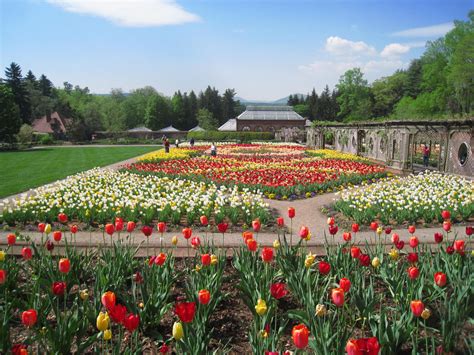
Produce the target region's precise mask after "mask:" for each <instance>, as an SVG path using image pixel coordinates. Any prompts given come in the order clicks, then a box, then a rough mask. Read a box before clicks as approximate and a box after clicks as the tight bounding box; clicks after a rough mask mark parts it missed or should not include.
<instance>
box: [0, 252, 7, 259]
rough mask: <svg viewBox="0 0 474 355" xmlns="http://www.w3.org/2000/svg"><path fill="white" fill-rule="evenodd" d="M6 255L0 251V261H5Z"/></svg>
mask: <svg viewBox="0 0 474 355" xmlns="http://www.w3.org/2000/svg"><path fill="white" fill-rule="evenodd" d="M5 256H6V253H5V252H4V251H3V250H0V261H5Z"/></svg>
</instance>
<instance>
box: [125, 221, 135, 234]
mask: <svg viewBox="0 0 474 355" xmlns="http://www.w3.org/2000/svg"><path fill="white" fill-rule="evenodd" d="M135 227H136V224H135V222H133V221H129V222H127V232H128V233H132V232H133V231H134V230H135Z"/></svg>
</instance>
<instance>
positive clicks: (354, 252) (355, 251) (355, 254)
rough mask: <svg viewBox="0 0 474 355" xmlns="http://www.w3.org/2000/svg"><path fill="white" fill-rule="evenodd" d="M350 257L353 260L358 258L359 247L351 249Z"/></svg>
mask: <svg viewBox="0 0 474 355" xmlns="http://www.w3.org/2000/svg"><path fill="white" fill-rule="evenodd" d="M351 256H352V257H353V258H354V259H357V258H359V256H360V248H359V247H351Z"/></svg>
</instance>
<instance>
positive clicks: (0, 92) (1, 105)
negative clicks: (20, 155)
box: [0, 85, 21, 143]
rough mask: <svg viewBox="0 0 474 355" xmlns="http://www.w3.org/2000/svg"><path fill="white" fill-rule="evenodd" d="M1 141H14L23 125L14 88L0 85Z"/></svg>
mask: <svg viewBox="0 0 474 355" xmlns="http://www.w3.org/2000/svg"><path fill="white" fill-rule="evenodd" d="M0 121H1V122H2V124H1V125H0V142H6V143H12V142H14V140H15V134H16V133H17V132H18V130H19V129H20V126H21V118H20V111H19V108H18V105H17V104H16V103H15V97H14V96H13V92H12V90H11V89H10V88H9V87H8V86H6V85H0Z"/></svg>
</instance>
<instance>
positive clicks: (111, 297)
mask: <svg viewBox="0 0 474 355" xmlns="http://www.w3.org/2000/svg"><path fill="white" fill-rule="evenodd" d="M101 302H102V304H103V305H104V307H105V308H107V309H108V310H109V309H112V308H113V307H115V302H116V298H115V293H113V292H112V291H107V292H105V293H104V294H102V297H101Z"/></svg>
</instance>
